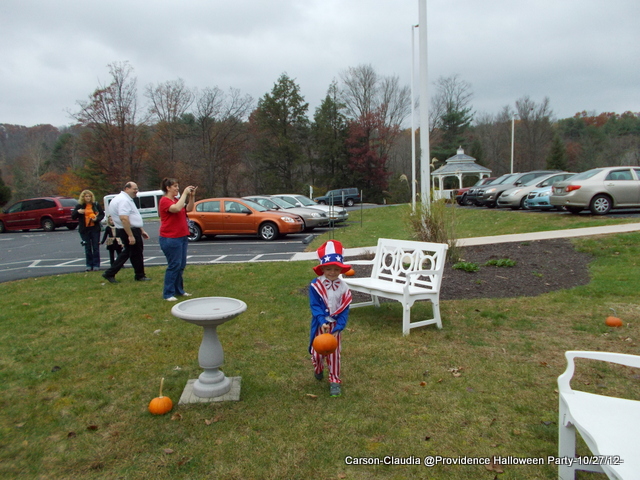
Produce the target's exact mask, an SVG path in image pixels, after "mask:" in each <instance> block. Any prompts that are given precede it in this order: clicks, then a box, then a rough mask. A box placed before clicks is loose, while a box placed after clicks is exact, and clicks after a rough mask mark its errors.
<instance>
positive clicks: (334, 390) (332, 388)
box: [329, 383, 342, 397]
mask: <svg viewBox="0 0 640 480" xmlns="http://www.w3.org/2000/svg"><path fill="white" fill-rule="evenodd" d="M329 395H330V396H332V397H339V396H340V395H342V391H341V390H340V384H339V383H331V384H330V385H329Z"/></svg>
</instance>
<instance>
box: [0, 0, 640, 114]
mask: <svg viewBox="0 0 640 480" xmlns="http://www.w3.org/2000/svg"><path fill="white" fill-rule="evenodd" d="M418 5H419V4H418V0H402V1H394V2H392V1H389V0H369V1H365V0H341V1H338V0H325V1H322V0H304V1H299V0H298V1H296V0H274V1H271V2H264V1H259V0H236V1H235V2H223V1H214V0H187V1H179V0H163V1H157V0H156V1H153V2H152V1H149V0H135V1H133V0H128V1H124V0H113V1H111V2H108V3H105V4H101V5H98V4H97V3H95V2H87V1H79V0H66V1H64V0H61V1H58V2H47V1H45V2H43V1H36V0H3V2H0V45H2V48H1V49H0V123H16V124H23V125H28V126H30V125H34V124H37V123H52V124H54V125H58V126H61V125H66V124H69V123H71V119H70V118H69V117H68V115H67V114H66V111H68V110H71V111H76V110H77V101H79V100H85V99H86V98H87V97H88V95H90V94H91V93H92V92H93V90H94V89H95V88H96V87H97V86H98V85H99V84H100V83H107V82H108V81H109V76H108V69H107V65H108V64H110V63H112V62H115V61H125V60H126V61H129V62H130V64H131V65H132V66H133V67H134V69H135V75H136V76H137V78H138V86H139V88H140V93H142V89H143V88H144V86H146V85H148V84H151V83H153V84H156V83H159V82H164V81H167V80H174V79H177V78H182V79H183V80H184V81H185V82H186V84H187V85H188V86H190V87H198V88H205V87H213V86H218V87H220V88H222V89H224V90H226V89H228V88H238V89H240V90H241V91H242V93H243V94H249V95H252V96H253V97H254V98H256V99H257V98H259V97H261V96H262V95H264V94H265V93H267V92H269V91H270V90H271V88H272V86H273V84H274V82H275V81H276V80H277V78H278V76H279V75H280V74H281V73H283V72H287V74H288V75H289V76H290V77H292V78H295V79H296V81H297V83H298V84H299V85H300V88H301V90H302V94H303V95H304V96H305V98H306V100H307V101H308V102H309V103H310V105H311V107H312V109H313V108H314V107H315V106H316V105H318V104H319V102H320V101H321V100H322V98H324V96H325V94H326V91H327V88H328V86H329V84H330V82H331V81H332V79H334V78H338V77H339V74H340V72H342V71H344V70H345V69H346V68H348V67H350V66H356V65H359V64H362V63H365V64H371V65H373V67H374V68H375V69H376V70H377V71H378V72H379V73H380V74H383V75H397V76H399V77H400V79H401V81H402V82H403V83H405V84H409V83H410V68H411V66H410V62H411V37H410V32H411V25H412V24H415V23H417V22H418ZM427 15H428V25H427V29H428V39H429V44H428V57H429V75H430V83H432V82H433V81H435V80H436V79H437V78H438V77H439V76H445V77H446V76H450V75H454V74H458V75H459V77H460V78H461V79H462V80H465V81H466V82H468V83H470V84H471V85H472V89H473V92H474V98H473V107H474V109H475V110H476V111H479V112H487V113H497V112H498V111H500V110H501V109H502V108H503V107H504V106H506V105H513V104H514V103H515V101H516V100H517V99H518V98H520V97H522V96H524V95H529V96H531V98H532V99H534V100H536V101H540V100H542V98H543V97H545V96H547V97H549V98H550V101H551V107H552V109H553V111H554V112H555V114H556V115H557V116H558V117H561V118H562V117H567V116H572V115H573V114H575V113H576V112H578V111H581V110H587V111H596V112H602V111H616V112H618V113H622V112H623V111H626V110H632V111H640V93H639V91H638V83H639V82H638V81H639V80H640V67H639V66H638V62H637V59H638V58H639V56H640V55H639V54H640V51H639V50H640V46H639V42H638V40H639V38H638V36H639V35H638V33H637V32H638V28H637V25H636V23H637V19H638V18H640V3H639V2H637V1H636V0H611V1H609V2H606V3H603V2H600V1H595V0H584V1H580V2H578V1H576V0H566V1H563V2H557V1H555V0H554V1H547V0H540V1H535V2H534V1H522V2H513V1H508V0H495V1H491V2H477V1H474V0H459V1H455V2H451V1H447V0H429V1H428V7H427ZM416 40H417V36H416ZM417 46H418V45H417V41H416V47H417ZM416 71H417V69H416ZM141 99H142V97H141ZM310 113H311V114H312V113H313V110H312V111H311V112H310Z"/></svg>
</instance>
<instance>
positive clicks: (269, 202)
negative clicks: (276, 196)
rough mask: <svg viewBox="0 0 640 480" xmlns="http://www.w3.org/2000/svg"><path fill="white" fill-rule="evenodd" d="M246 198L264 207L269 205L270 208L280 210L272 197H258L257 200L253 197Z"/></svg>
mask: <svg viewBox="0 0 640 480" xmlns="http://www.w3.org/2000/svg"><path fill="white" fill-rule="evenodd" d="M245 200H249V201H251V202H255V203H259V204H260V205H262V206H263V207H267V208H268V209H270V210H278V205H277V204H276V202H274V201H273V200H272V199H270V198H256V199H255V200H254V199H251V198H245Z"/></svg>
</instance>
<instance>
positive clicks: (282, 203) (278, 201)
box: [269, 197, 295, 208]
mask: <svg viewBox="0 0 640 480" xmlns="http://www.w3.org/2000/svg"><path fill="white" fill-rule="evenodd" d="M269 200H271V201H272V202H273V203H275V204H276V205H278V206H279V207H280V208H291V207H294V206H295V205H292V204H290V203H289V202H287V201H286V200H282V199H281V198H278V197H271V198H270V199H269Z"/></svg>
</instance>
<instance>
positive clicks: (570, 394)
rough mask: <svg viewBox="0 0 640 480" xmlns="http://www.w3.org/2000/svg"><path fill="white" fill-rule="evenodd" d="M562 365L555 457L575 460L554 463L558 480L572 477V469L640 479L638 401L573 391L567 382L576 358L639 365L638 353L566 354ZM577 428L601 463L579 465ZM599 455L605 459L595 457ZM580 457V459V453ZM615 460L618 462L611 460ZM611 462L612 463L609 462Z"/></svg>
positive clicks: (567, 479) (610, 476)
mask: <svg viewBox="0 0 640 480" xmlns="http://www.w3.org/2000/svg"><path fill="white" fill-rule="evenodd" d="M565 356H566V357H567V362H568V364H567V369H566V370H565V372H564V373H563V374H562V375H560V376H559V377H558V387H559V393H560V418H559V422H558V429H559V432H558V444H559V448H558V452H559V453H558V456H559V457H560V458H559V460H564V459H568V461H567V463H569V462H570V461H574V463H573V465H562V464H560V465H559V467H558V476H559V478H560V479H562V480H570V479H571V480H573V479H575V472H576V470H586V471H589V472H601V473H605V474H606V475H607V476H608V477H609V478H612V479H627V480H630V479H638V478H640V451H639V450H640V401H636V400H628V399H625V398H617V397H606V396H604V395H597V394H594V393H587V392H581V391H579V390H572V389H571V385H570V381H571V377H573V372H574V369H575V365H574V359H575V358H588V359H593V360H601V361H604V362H611V363H618V364H621V365H626V366H629V367H636V368H640V357H638V356H636V355H626V354H622V353H606V352H578V351H571V352H566V353H565ZM576 430H577V431H578V432H579V433H580V436H581V437H582V439H583V440H584V442H585V443H586V444H587V446H588V447H589V449H590V450H591V452H592V453H593V456H588V457H587V458H589V459H591V458H593V459H596V460H598V459H602V460H604V463H603V464H602V465H584V464H581V463H583V462H580V463H579V462H577V461H575V460H574V459H575V458H576ZM600 456H604V457H600ZM579 458H581V459H584V458H585V457H584V456H583V457H579ZM616 460H619V462H616ZM610 462H612V463H616V464H615V465H611V464H609V463H610Z"/></svg>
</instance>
